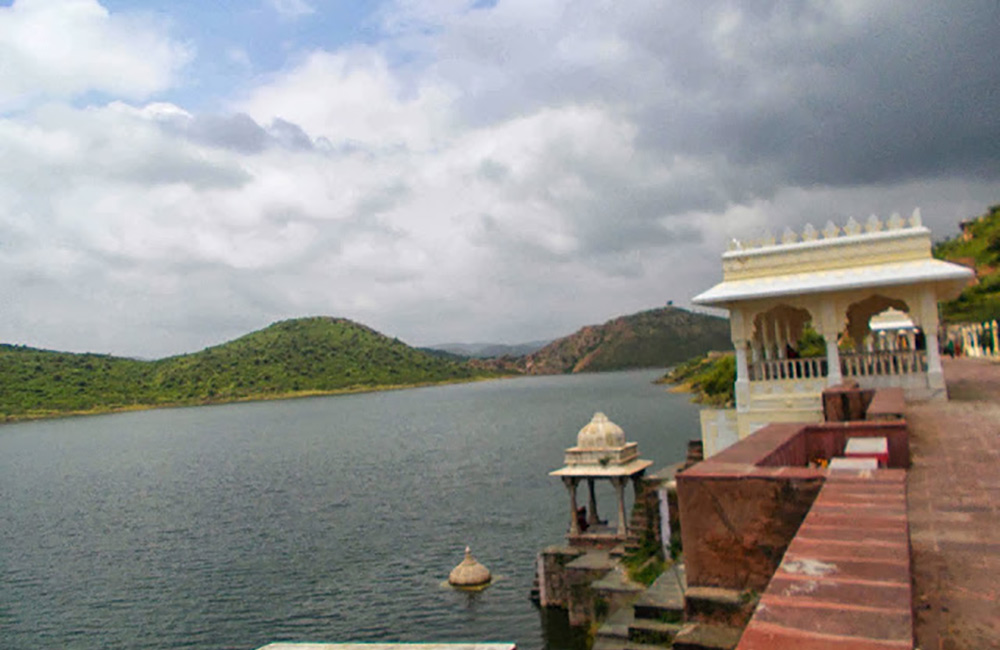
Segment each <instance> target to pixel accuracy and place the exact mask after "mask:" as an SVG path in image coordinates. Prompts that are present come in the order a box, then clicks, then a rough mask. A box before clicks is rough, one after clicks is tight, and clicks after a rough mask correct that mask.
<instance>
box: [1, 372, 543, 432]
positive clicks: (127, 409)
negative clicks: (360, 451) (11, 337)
mask: <svg viewBox="0 0 1000 650" xmlns="http://www.w3.org/2000/svg"><path fill="white" fill-rule="evenodd" d="M522 376H524V375H500V376H496V377H470V378H466V379H445V380H442V381H427V382H421V383H417V384H385V385H381V384H380V385H376V386H348V387H346V388H335V389H332V390H315V389H312V390H300V391H291V392H284V393H263V394H259V395H248V396H246V397H236V398H233V399H222V400H202V401H192V402H162V403H157V404H128V405H124V406H114V407H98V408H93V409H86V410H78V411H46V412H42V413H37V412H36V413H22V414H16V415H4V416H2V419H0V426H3V425H5V424H21V423H24V422H37V421H40V420H58V419H62V418H73V417H88V416H95V415H115V414H118V413H134V412H137V411H152V410H158V409H174V408H196V407H201V406H224V405H226V404H242V403H248V402H271V401H279V400H280V401H284V400H293V399H308V398H311V397H334V396H337V395H357V394H362V393H381V392H386V391H393V390H407V389H410V388H429V387H432V386H450V385H454V384H471V383H475V382H480V381H495V380H500V379H511V378H514V377H522Z"/></svg>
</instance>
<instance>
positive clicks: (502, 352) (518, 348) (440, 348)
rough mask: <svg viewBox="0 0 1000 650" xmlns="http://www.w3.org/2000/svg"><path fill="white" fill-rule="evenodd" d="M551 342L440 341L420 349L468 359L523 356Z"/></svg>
mask: <svg viewBox="0 0 1000 650" xmlns="http://www.w3.org/2000/svg"><path fill="white" fill-rule="evenodd" d="M551 342H552V341H551V340H545V341H530V342H528V343H517V344H514V345H506V344H504V343H441V344H439V345H432V346H429V347H427V348H420V349H421V350H426V351H428V352H430V353H431V354H434V353H435V352H447V353H450V354H452V355H456V356H459V357H465V358H470V359H490V358H493V357H523V356H525V355H527V354H531V353H532V352H537V351H538V350H541V349H542V348H544V347H545V346H546V345H548V344H549V343H551Z"/></svg>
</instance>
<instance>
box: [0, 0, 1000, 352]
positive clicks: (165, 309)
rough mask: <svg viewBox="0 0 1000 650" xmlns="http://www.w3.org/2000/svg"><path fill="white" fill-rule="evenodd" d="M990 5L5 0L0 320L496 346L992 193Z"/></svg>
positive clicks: (199, 338) (28, 325)
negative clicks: (734, 245) (765, 243)
mask: <svg viewBox="0 0 1000 650" xmlns="http://www.w3.org/2000/svg"><path fill="white" fill-rule="evenodd" d="M998 29H1000V2H998V0H952V1H950V2H942V1H941V0H898V1H895V2H888V1H880V0H828V1H825V2H821V1H818V0H817V1H805V0H801V1H800V0H780V1H779V0H775V1H765V0H761V1H755V2H745V1H736V0H732V1H722V0H685V1H681V0H659V1H652V0H650V1H647V0H627V1H622V0H615V1H612V0H499V1H498V2H489V1H483V0H479V1H476V2H473V1H471V0H382V1H381V2H376V1H373V0H214V1H213V2H205V1H203V0H144V1H140V0H14V1H13V2H11V1H10V0H6V1H3V0H0V341H3V342H9V343H19V344H27V345H32V346H38V347H46V348H53V349H61V350H72V351H94V352H107V353H113V354H120V355H133V356H143V357H159V356H165V355H169V354H177V353H181V352H190V351H195V350H198V349H200V348H202V347H205V346H207V345H212V344H216V343H220V342H223V341H225V340H228V339H231V338H233V337H235V336H238V335H241V334H244V333H246V332H248V331H251V330H253V329H258V328H260V327H263V326H266V325H267V324H269V323H271V322H273V321H276V320H281V319H284V318H291V317H297V316H305V315H317V314H328V315H335V316H343V317H347V318H351V319H354V320H357V321H360V322H363V323H365V324H367V325H370V326H372V327H374V328H376V329H378V330H380V331H382V332H384V333H386V334H389V335H391V336H397V337H399V338H401V339H403V340H404V341H406V342H408V343H411V344H432V343H441V342H446V341H494V342H509V343H514V342H520V341H526V340H535V339H542V338H551V337H556V336H561V335H565V334H568V333H570V332H572V331H574V330H576V329H577V328H578V327H580V326H582V325H584V324H588V323H598V322H603V321H604V320H607V319H609V318H612V317H614V316H617V315H621V314H626V313H631V312H635V311H638V310H641V309H647V308H651V307H655V306H659V305H662V304H663V303H665V302H666V301H668V300H673V301H674V302H675V303H678V304H687V303H688V301H689V300H690V298H691V297H692V296H694V295H695V294H697V293H698V292H700V291H702V290H704V289H706V288H708V287H709V286H711V285H712V284H713V283H714V282H716V281H717V280H718V279H719V277H720V275H721V269H720V261H719V256H720V254H721V252H722V250H723V249H724V246H725V243H724V242H725V241H726V240H727V238H728V237H756V236H760V235H762V234H764V232H765V231H767V230H771V231H774V232H776V233H780V232H781V231H782V230H783V229H784V227H785V226H786V225H792V226H794V227H796V228H801V226H803V225H804V224H806V223H807V222H810V223H813V224H814V225H816V226H819V227H821V226H822V225H823V224H825V223H826V221H827V220H828V219H833V220H834V221H837V222H840V223H843V222H844V221H846V219H847V218H848V217H849V216H855V217H856V218H859V219H861V218H866V217H867V216H868V215H869V214H871V213H876V214H879V215H880V216H882V217H887V216H888V215H889V214H890V213H892V212H895V211H899V212H903V213H905V214H908V213H909V212H910V211H911V210H912V209H913V208H914V207H917V206H919V207H921V209H922V213H923V217H924V222H925V223H926V224H927V225H929V226H930V227H931V228H932V229H933V230H934V232H935V235H936V236H937V237H938V238H940V237H944V236H946V235H950V234H952V233H953V232H954V231H955V230H956V223H957V221H958V220H959V219H961V218H964V217H967V216H972V215H976V214H980V213H981V212H983V211H984V210H985V208H986V206H988V205H990V204H993V203H998V202H1000V48H998V47H997V46H996V42H997V39H996V34H997V33H998Z"/></svg>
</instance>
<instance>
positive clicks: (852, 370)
mask: <svg viewBox="0 0 1000 650" xmlns="http://www.w3.org/2000/svg"><path fill="white" fill-rule="evenodd" d="M827 370H828V368H827V365H826V358H825V357H810V358H808V359H771V360H768V361H757V362H754V363H751V364H750V381H780V380H784V379H814V378H819V377H826V376H827ZM840 371H841V375H842V376H843V377H845V378H847V377H876V376H894V375H915V374H919V373H924V372H927V354H926V352H924V351H923V350H896V351H891V352H890V351H886V352H863V353H861V354H841V356H840Z"/></svg>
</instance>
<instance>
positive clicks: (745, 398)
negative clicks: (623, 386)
mask: <svg viewBox="0 0 1000 650" xmlns="http://www.w3.org/2000/svg"><path fill="white" fill-rule="evenodd" d="M722 271H723V279H722V282H720V283H719V284H717V285H715V286H714V287H712V288H711V289H709V290H708V291H705V292H704V293H702V294H700V295H698V296H696V297H695V298H694V299H693V302H694V303H695V304H698V305H704V306H709V307H721V308H723V309H727V310H728V311H729V314H730V326H731V333H732V341H733V346H734V347H735V350H736V386H735V395H736V408H735V409H734V410H733V409H728V410H719V409H716V410H711V409H706V410H705V411H703V412H702V438H703V441H704V444H705V453H706V455H711V454H713V453H715V452H717V451H720V450H721V449H723V448H725V447H727V446H728V445H729V444H732V443H733V442H735V441H736V440H737V439H738V438H743V437H746V436H747V435H749V434H750V433H752V432H753V431H755V430H757V429H758V428H760V427H761V426H763V425H765V424H767V423H769V422H775V421H780V422H791V421H802V422H809V421H819V420H821V419H822V399H821V394H822V391H823V389H824V388H826V387H827V386H831V385H835V384H839V383H841V382H842V381H843V380H845V379H850V380H855V381H857V382H858V383H859V384H860V385H861V386H862V387H864V388H880V387H888V386H899V387H901V388H902V389H903V390H904V393H905V395H906V397H907V398H908V399H944V398H946V393H945V384H944V376H943V374H942V371H941V357H940V351H939V347H938V327H939V326H938V302H939V301H941V300H950V299H952V298H954V297H956V296H957V295H958V294H959V293H960V292H961V291H962V289H963V288H964V287H965V286H966V285H967V284H968V283H969V282H970V281H972V280H973V278H974V274H973V272H972V271H971V270H970V269H968V268H966V267H964V266H960V265H957V264H952V263H950V262H944V261H941V260H937V259H934V258H933V256H932V255H931V233H930V230H928V229H927V228H925V227H924V226H923V225H922V223H921V220H920V212H919V210H915V211H914V213H913V215H912V217H910V219H908V220H904V219H903V218H901V217H900V216H899V215H898V214H897V215H893V216H892V218H890V219H889V220H888V221H887V222H886V223H884V224H883V222H882V221H880V220H879V219H878V218H877V217H875V216H874V215H873V216H872V217H871V218H870V219H868V221H867V222H866V223H865V225H864V226H862V225H861V224H859V223H858V222H856V221H855V220H854V219H853V218H852V219H850V220H848V222H847V224H846V225H845V226H844V227H843V228H840V227H838V226H836V225H834V224H833V223H832V222H830V223H828V224H827V226H826V228H824V229H823V231H822V232H818V231H816V229H815V228H813V227H812V226H811V225H807V226H806V227H805V229H804V230H803V231H802V233H801V234H797V233H795V232H793V231H791V230H790V229H786V231H785V233H784V235H783V236H782V237H781V240H780V241H776V240H775V238H774V237H768V238H765V239H763V240H760V241H753V242H746V243H744V242H739V241H736V240H733V242H731V244H730V247H729V250H728V251H727V252H726V253H724V254H723V256H722ZM810 323H811V325H812V327H813V328H814V329H815V330H816V331H817V332H818V333H819V334H820V335H822V337H823V339H824V342H825V348H826V355H825V356H823V357H813V358H797V354H796V351H795V348H796V345H797V342H798V341H799V339H800V337H801V334H802V332H803V329H804V328H805V326H806V325H807V324H810ZM845 347H846V348H850V350H849V351H848V352H844V351H843V349H844V348H845Z"/></svg>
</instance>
